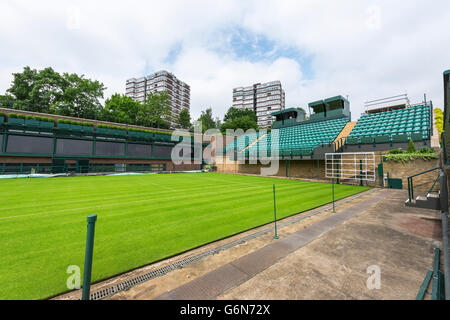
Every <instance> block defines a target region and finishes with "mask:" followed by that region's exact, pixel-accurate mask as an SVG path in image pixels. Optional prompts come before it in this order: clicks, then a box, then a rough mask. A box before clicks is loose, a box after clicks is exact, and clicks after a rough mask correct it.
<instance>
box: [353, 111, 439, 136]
mask: <svg viewBox="0 0 450 320" xmlns="http://www.w3.org/2000/svg"><path fill="white" fill-rule="evenodd" d="M430 130H431V106H430V105H429V104H424V105H417V106H412V107H409V108H408V107H407V108H404V109H399V110H394V111H387V112H380V113H375V114H368V113H367V114H364V115H363V116H362V117H361V118H360V119H359V121H358V123H357V124H356V126H355V128H354V129H353V130H352V132H351V133H350V135H349V136H348V137H347V139H346V144H349V145H357V144H374V143H375V144H377V143H391V142H392V143H401V142H408V141H409V140H410V139H412V140H413V141H415V142H417V141H426V140H428V139H429V138H430Z"/></svg>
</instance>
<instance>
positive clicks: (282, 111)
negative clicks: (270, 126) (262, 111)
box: [271, 108, 299, 116]
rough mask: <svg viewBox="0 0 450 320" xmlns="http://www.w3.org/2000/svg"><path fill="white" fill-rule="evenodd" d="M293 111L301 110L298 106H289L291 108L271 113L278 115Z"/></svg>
mask: <svg viewBox="0 0 450 320" xmlns="http://www.w3.org/2000/svg"><path fill="white" fill-rule="evenodd" d="M293 111H294V112H299V110H298V109H297V108H289V109H284V110H281V111H275V112H272V113H271V115H273V116H277V115H280V114H284V113H289V112H293Z"/></svg>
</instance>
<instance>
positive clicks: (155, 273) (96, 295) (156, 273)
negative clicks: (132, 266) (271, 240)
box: [91, 189, 376, 300]
mask: <svg viewBox="0 0 450 320" xmlns="http://www.w3.org/2000/svg"><path fill="white" fill-rule="evenodd" d="M375 190H376V189H373V190H370V191H366V192H363V193H360V194H357V195H355V196H352V197H349V198H346V199H343V200H340V201H339V205H342V204H345V203H347V202H350V201H352V200H355V199H357V198H359V197H362V196H364V195H367V194H371V193H373V192H375ZM337 205H338V204H337V203H336V206H337ZM332 208H333V207H332V206H329V207H324V208H322V209H317V210H313V211H312V212H310V213H308V214H306V215H302V216H299V217H297V218H294V219H291V220H289V221H286V222H283V223H279V224H278V226H279V228H283V227H286V226H289V225H291V224H294V223H296V222H299V221H301V220H303V219H306V218H309V217H312V216H314V215H316V214H319V213H322V212H325V211H328V210H331V209H332ZM269 232H273V228H272V227H268V228H266V229H263V230H261V231H258V232H255V233H253V234H250V235H248V236H245V237H242V238H239V239H236V240H233V241H231V242H229V243H226V244H224V245H221V246H217V247H215V248H213V249H210V250H208V251H205V252H202V253H199V254H197V255H194V256H190V257H186V258H184V259H181V260H179V261H176V262H174V263H172V264H169V265H167V266H164V267H161V268H158V269H155V270H152V271H150V272H148V273H145V274H143V275H140V276H137V277H135V278H132V279H129V280H125V281H123V282H120V283H118V284H116V285H113V286H111V287H108V288H105V289H102V290H99V291H96V292H93V293H91V300H101V299H104V298H106V297H110V296H112V295H114V294H116V293H118V292H120V291H125V290H128V289H130V288H131V287H134V286H135V285H138V284H141V283H143V282H146V281H148V280H151V279H154V278H157V277H161V276H163V275H165V274H167V273H169V272H171V271H173V270H176V269H181V268H183V267H184V266H187V265H189V264H191V263H194V262H197V261H199V260H201V259H203V258H205V257H208V256H212V255H214V254H217V253H219V252H221V251H224V250H227V249H230V248H232V247H235V246H237V245H239V244H243V243H245V242H248V241H250V240H253V239H255V238H258V237H261V236H263V235H265V234H267V233H269Z"/></svg>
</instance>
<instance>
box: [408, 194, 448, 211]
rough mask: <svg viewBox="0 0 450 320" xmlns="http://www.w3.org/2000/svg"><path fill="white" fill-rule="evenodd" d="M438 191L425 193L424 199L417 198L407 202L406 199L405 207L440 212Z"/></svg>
mask: <svg viewBox="0 0 450 320" xmlns="http://www.w3.org/2000/svg"><path fill="white" fill-rule="evenodd" d="M439 197H440V191H439V192H437V193H434V192H433V193H427V196H426V197H422V196H417V197H416V199H415V200H412V201H409V199H406V201H405V205H406V206H407V207H415V208H422V209H430V210H441V204H440V198H439Z"/></svg>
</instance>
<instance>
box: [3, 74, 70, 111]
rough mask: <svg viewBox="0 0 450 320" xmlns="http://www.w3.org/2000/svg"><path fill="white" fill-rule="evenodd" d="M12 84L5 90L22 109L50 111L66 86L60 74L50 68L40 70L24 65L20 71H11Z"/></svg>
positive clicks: (60, 97) (17, 106)
mask: <svg viewBox="0 0 450 320" xmlns="http://www.w3.org/2000/svg"><path fill="white" fill-rule="evenodd" d="M13 77H14V79H13V82H12V86H11V87H10V88H9V89H8V90H6V91H7V92H8V93H11V94H12V95H13V96H14V98H15V101H16V102H17V103H16V106H15V108H20V109H22V110H28V111H35V112H45V113H51V111H50V108H51V106H52V105H53V104H54V103H57V102H58V101H60V100H61V99H62V95H63V88H64V87H65V86H67V85H66V84H65V82H64V79H63V78H62V76H61V75H60V74H59V73H57V72H55V71H54V70H53V69H52V68H45V69H43V70H41V71H37V70H36V69H31V68H30V67H28V66H27V67H25V68H24V69H23V72H21V73H13Z"/></svg>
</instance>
